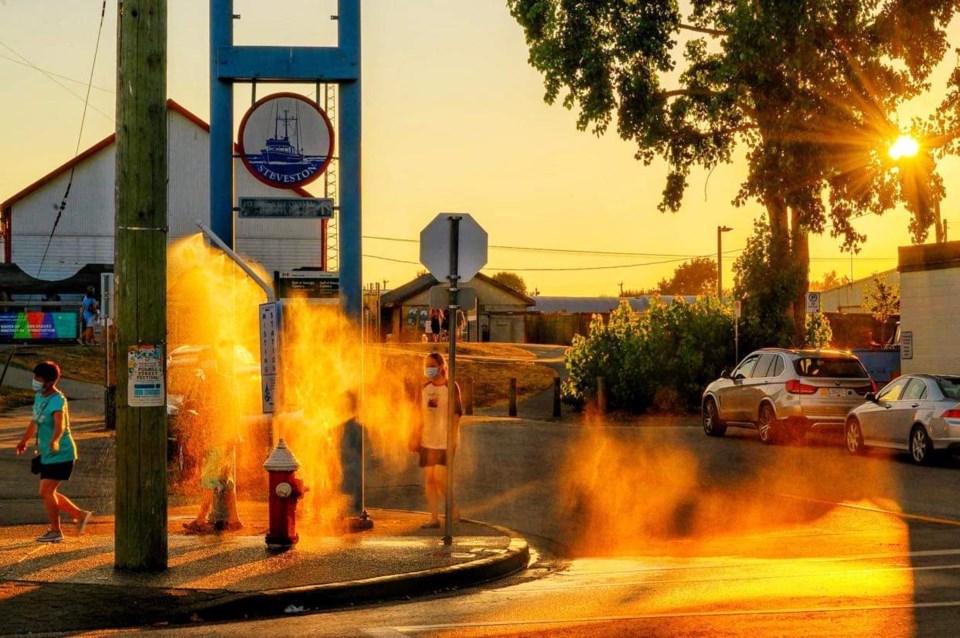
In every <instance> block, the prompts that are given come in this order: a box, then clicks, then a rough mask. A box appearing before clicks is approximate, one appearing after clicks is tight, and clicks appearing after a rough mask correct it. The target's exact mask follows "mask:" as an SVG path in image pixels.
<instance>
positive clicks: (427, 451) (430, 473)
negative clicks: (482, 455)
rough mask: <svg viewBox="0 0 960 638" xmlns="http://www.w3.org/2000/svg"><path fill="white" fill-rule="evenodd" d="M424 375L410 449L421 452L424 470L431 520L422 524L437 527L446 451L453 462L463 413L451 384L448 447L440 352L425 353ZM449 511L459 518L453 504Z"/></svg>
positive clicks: (444, 375)
mask: <svg viewBox="0 0 960 638" xmlns="http://www.w3.org/2000/svg"><path fill="white" fill-rule="evenodd" d="M423 374H424V376H425V377H426V378H427V381H426V383H424V384H423V387H422V388H421V390H420V424H419V427H418V428H417V430H416V431H415V432H414V435H413V437H412V439H411V445H410V447H411V451H412V452H418V453H419V454H420V467H422V468H423V469H424V477H425V485H426V492H427V507H428V509H429V510H430V520H429V521H428V522H426V523H424V524H423V525H422V527H423V528H424V529H436V528H439V527H440V517H439V507H440V502H441V499H442V498H444V497H445V495H446V493H447V466H448V463H447V458H448V457H447V454H448V453H449V455H450V456H449V458H450V460H451V461H452V460H453V457H454V455H455V454H456V451H457V448H458V447H459V445H460V417H461V416H462V415H463V403H462V401H461V399H460V387H459V386H457V385H456V384H454V396H455V399H454V400H455V401H456V404H455V408H454V417H453V438H452V445H453V447H452V449H450V450H448V449H447V424H448V423H449V420H450V418H449V415H450V412H449V402H448V401H449V395H450V392H449V388H450V384H449V382H448V380H447V365H446V362H445V361H444V360H443V355H441V354H440V353H438V352H432V353H430V354H428V355H427V356H426V358H425V359H424V362H423ZM452 514H453V517H454V520H457V519H459V518H460V516H459V514H458V513H457V508H456V504H454V507H453V512H452Z"/></svg>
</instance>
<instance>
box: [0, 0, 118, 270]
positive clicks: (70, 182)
mask: <svg viewBox="0 0 960 638" xmlns="http://www.w3.org/2000/svg"><path fill="white" fill-rule="evenodd" d="M106 15H107V0H103V6H102V7H101V8H100V27H99V29H98V30H97V44H96V45H95V46H94V48H93V63H92V64H91V65H90V80H89V81H88V83H87V95H86V97H85V98H84V102H83V115H82V116H81V117H80V132H79V133H77V146H76V148H75V149H74V152H73V156H74V157H77V156H78V155H79V154H80V142H81V140H82V139H83V125H84V124H85V123H86V121H87V107H88V106H89V105H90V89H91V87H92V86H93V72H94V70H95V69H96V68H97V54H98V53H99V52H100V37H101V36H102V35H103V20H104V18H105V17H106ZM0 44H3V43H2V42H0ZM3 46H7V45H5V44H4V45H3ZM7 48H8V49H10V47H7ZM10 50H11V51H13V49H10ZM14 53H16V51H14ZM17 55H20V54H19V53H17ZM21 57H23V56H21ZM24 59H26V58H24ZM48 77H49V76H48ZM51 79H52V78H51ZM54 81H56V80H54ZM57 84H60V83H59V82H57ZM61 86H63V85H62V84H61ZM64 88H66V87H64ZM91 108H92V107H91ZM76 169H77V165H76V164H74V165H73V166H72V167H71V168H70V178H69V179H68V180H67V188H66V190H65V191H64V192H63V199H61V200H60V206H59V207H58V208H57V217H56V218H55V219H54V220H53V228H51V229H50V236H49V237H48V238H47V247H46V248H44V250H43V257H42V258H41V259H40V266H39V267H38V268H37V279H39V278H40V273H42V272H43V263H44V262H45V261H46V260H47V253H49V252H50V244H52V243H53V236H54V234H55V233H56V232H57V226H58V225H59V224H60V218H61V217H63V211H64V210H66V208H67V198H68V197H69V196H70V188H71V187H72V186H73V174H74V172H75V171H76Z"/></svg>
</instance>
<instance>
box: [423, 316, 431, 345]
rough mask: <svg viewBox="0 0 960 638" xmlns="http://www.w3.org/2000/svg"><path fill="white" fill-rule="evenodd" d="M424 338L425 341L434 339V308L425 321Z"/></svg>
mask: <svg viewBox="0 0 960 638" xmlns="http://www.w3.org/2000/svg"><path fill="white" fill-rule="evenodd" d="M423 340H424V341H425V342H430V341H433V310H431V311H430V316H429V317H427V318H426V319H425V320H424V321H423Z"/></svg>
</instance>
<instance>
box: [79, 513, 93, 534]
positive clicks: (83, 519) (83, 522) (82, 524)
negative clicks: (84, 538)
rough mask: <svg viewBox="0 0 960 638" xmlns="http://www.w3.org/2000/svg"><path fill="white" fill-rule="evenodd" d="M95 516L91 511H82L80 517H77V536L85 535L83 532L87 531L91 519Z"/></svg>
mask: <svg viewBox="0 0 960 638" xmlns="http://www.w3.org/2000/svg"><path fill="white" fill-rule="evenodd" d="M92 516H93V512H91V511H89V510H82V511H81V512H80V516H78V517H77V536H80V535H81V534H83V530H85V529H87V523H89V522H90V517H92Z"/></svg>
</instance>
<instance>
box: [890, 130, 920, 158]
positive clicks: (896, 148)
mask: <svg viewBox="0 0 960 638" xmlns="http://www.w3.org/2000/svg"><path fill="white" fill-rule="evenodd" d="M919 151H920V142H918V141H917V140H916V138H915V137H913V136H911V135H901V136H900V137H898V138H897V140H896V141H895V142H894V143H893V144H892V145H891V146H890V150H889V151H888V152H889V154H890V159H892V160H894V161H896V160H900V159H903V158H904V157H914V156H915V155H916V154H917V153H918V152H919Z"/></svg>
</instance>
